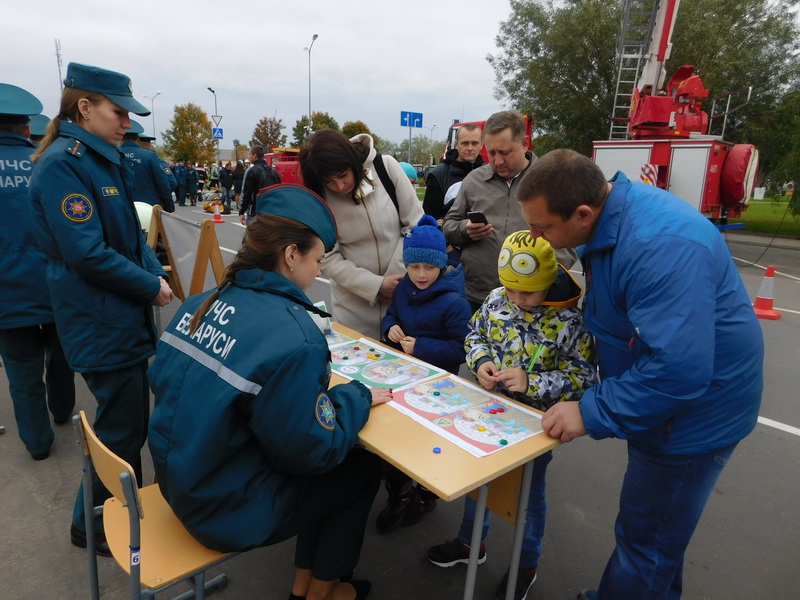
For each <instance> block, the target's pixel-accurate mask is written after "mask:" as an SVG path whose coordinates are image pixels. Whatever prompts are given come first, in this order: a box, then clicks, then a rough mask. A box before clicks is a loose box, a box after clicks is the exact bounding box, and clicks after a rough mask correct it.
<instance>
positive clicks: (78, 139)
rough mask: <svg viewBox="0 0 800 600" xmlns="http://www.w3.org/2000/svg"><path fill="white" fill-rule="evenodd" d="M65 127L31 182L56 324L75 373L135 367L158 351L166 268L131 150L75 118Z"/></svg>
mask: <svg viewBox="0 0 800 600" xmlns="http://www.w3.org/2000/svg"><path fill="white" fill-rule="evenodd" d="M59 133H60V136H61V137H59V138H58V139H57V140H55V141H54V142H53V144H52V145H51V146H50V147H49V148H47V150H46V151H45V152H44V154H43V155H42V157H41V158H40V159H39V162H38V163H37V164H36V167H35V168H34V169H33V175H32V177H31V183H30V188H29V191H30V198H31V210H32V211H33V218H34V221H36V222H37V223H38V224H39V226H38V227H36V230H35V234H36V241H37V244H38V245H39V247H40V248H41V249H42V250H43V251H44V254H45V256H46V257H47V260H48V264H47V284H48V287H49V289H50V296H51V298H52V301H53V312H54V314H55V321H56V327H57V328H58V333H59V337H60V338H61V343H62V345H63V347H64V352H65V354H66V356H67V360H68V362H69V364H70V367H72V369H73V370H75V371H78V372H88V371H112V370H116V369H119V368H125V367H129V366H132V365H135V364H137V363H140V362H141V361H143V360H145V359H147V358H148V357H150V356H152V355H153V353H154V352H155V342H156V337H157V334H156V329H155V324H154V323H153V313H152V307H151V303H152V301H153V300H154V299H155V297H156V296H157V295H158V293H159V290H160V288H161V283H160V281H159V279H158V277H159V276H161V277H165V278H166V273H164V270H163V269H162V268H161V265H159V263H158V260H157V259H156V257H155V255H154V254H153V251H152V250H151V249H150V247H149V246H148V245H147V244H146V243H145V240H144V236H143V234H142V230H141V228H140V225H139V218H138V217H137V216H136V209H135V208H134V206H133V200H132V196H131V190H130V185H131V183H132V180H133V174H132V173H131V171H130V170H129V168H128V167H127V165H126V164H125V160H124V156H123V154H122V152H121V151H120V150H119V149H118V148H116V147H114V146H111V145H110V144H108V143H107V142H105V141H103V140H101V139H100V138H98V137H96V136H94V135H92V134H91V133H89V132H88V131H86V130H85V129H83V128H82V127H79V126H77V125H75V124H73V123H66V122H62V123H61V124H60V127H59Z"/></svg>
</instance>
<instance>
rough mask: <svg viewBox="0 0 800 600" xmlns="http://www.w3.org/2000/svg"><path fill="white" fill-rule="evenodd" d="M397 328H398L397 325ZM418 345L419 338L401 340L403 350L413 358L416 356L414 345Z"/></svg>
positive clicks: (406, 337)
mask: <svg viewBox="0 0 800 600" xmlns="http://www.w3.org/2000/svg"><path fill="white" fill-rule="evenodd" d="M395 327H397V326H396V325H395ZM416 343H417V338H413V337H411V336H410V335H407V336H404V337H403V339H401V340H400V346H401V347H402V348H403V352H405V353H406V354H410V355H411V356H414V344H416Z"/></svg>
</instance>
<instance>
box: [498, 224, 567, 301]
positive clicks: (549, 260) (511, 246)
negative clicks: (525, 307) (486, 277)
mask: <svg viewBox="0 0 800 600" xmlns="http://www.w3.org/2000/svg"><path fill="white" fill-rule="evenodd" d="M497 274H498V275H499V277H500V283H501V284H503V285H504V286H506V287H509V288H511V289H514V290H521V291H523V292H540V291H542V290H546V289H547V288H549V287H550V286H551V285H553V282H554V281H555V280H556V275H557V274H558V264H557V263H556V252H555V250H553V248H552V247H551V246H550V244H549V243H548V242H547V240H545V239H544V238H536V239H533V238H531V233H530V231H527V230H526V231H517V232H515V233H512V234H511V235H510V236H508V237H507V238H506V240H505V241H504V242H503V247H502V248H501V249H500V256H499V257H498V259H497Z"/></svg>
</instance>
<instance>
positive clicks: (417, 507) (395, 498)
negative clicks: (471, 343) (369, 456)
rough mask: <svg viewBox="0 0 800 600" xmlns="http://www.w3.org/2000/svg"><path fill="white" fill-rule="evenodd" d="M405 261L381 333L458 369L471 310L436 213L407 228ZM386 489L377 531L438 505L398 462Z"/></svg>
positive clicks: (417, 354)
mask: <svg viewBox="0 0 800 600" xmlns="http://www.w3.org/2000/svg"><path fill="white" fill-rule="evenodd" d="M403 263H404V264H405V266H406V269H407V273H406V275H405V276H404V277H403V279H401V280H400V283H398V284H397V288H395V291H394V294H393V295H392V302H391V304H390V305H389V308H388V309H387V311H386V316H385V317H383V322H382V325H381V333H382V334H383V336H384V337H385V338H386V339H387V340H388V341H389V342H390V343H391V344H392V345H393V346H394V347H395V348H398V349H402V350H403V352H405V353H406V354H410V355H412V356H415V357H417V358H419V359H420V360H424V361H426V362H428V363H431V364H433V365H436V366H437V367H440V368H442V369H446V370H448V371H450V372H451V373H458V368H459V367H460V366H461V363H463V362H464V338H465V337H466V335H467V332H468V331H469V326H468V323H469V318H470V315H471V311H470V308H469V302H468V301H467V299H466V296H465V295H464V273H463V271H462V270H461V265H458V266H456V267H453V266H448V264H447V243H446V242H445V239H444V234H442V232H441V231H440V230H439V228H438V227H437V223H436V219H434V218H433V217H431V216H429V215H425V216H423V217H422V218H421V219H420V220H419V223H418V224H417V226H416V227H413V228H411V229H409V230H408V232H407V233H406V235H405V239H404V240H403ZM386 490H387V491H388V492H389V498H388V500H387V502H386V508H384V509H383V511H381V513H380V514H379V515H378V519H377V522H376V526H377V529H378V533H389V532H390V531H392V530H394V529H395V528H396V527H398V526H400V525H404V526H407V525H414V524H416V523H419V522H420V521H421V520H422V519H423V518H424V516H425V515H426V514H427V513H429V512H430V511H431V510H433V508H434V507H435V506H436V494H434V493H433V492H431V491H429V490H427V489H426V488H425V487H423V486H421V485H417V486H416V487H415V486H414V485H413V482H412V481H411V479H410V478H409V477H408V476H407V475H405V474H404V473H402V472H401V471H399V470H397V469H395V468H394V467H390V468H389V469H388V471H387V473H386Z"/></svg>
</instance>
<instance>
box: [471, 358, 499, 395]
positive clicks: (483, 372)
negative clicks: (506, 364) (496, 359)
mask: <svg viewBox="0 0 800 600" xmlns="http://www.w3.org/2000/svg"><path fill="white" fill-rule="evenodd" d="M497 373H498V369H497V365H495V364H494V363H493V362H492V361H490V360H487V361H486V362H484V363H481V366H480V367H478V370H477V371H476V372H475V375H477V377H478V381H479V382H480V384H481V385H482V386H483V387H484V388H486V389H487V390H493V389H494V388H495V386H496V385H497Z"/></svg>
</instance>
